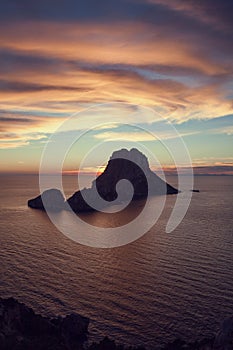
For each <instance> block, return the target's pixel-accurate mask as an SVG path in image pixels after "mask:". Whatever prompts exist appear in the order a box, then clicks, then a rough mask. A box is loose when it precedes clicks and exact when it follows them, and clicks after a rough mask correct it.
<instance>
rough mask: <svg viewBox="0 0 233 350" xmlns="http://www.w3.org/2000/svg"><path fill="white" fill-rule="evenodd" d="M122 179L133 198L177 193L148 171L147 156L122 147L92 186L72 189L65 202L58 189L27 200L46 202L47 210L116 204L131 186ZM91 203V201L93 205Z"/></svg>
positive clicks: (38, 203)
mask: <svg viewBox="0 0 233 350" xmlns="http://www.w3.org/2000/svg"><path fill="white" fill-rule="evenodd" d="M121 180H128V182H130V184H131V185H132V187H133V196H132V199H133V200H135V199H141V198H146V197H147V196H151V195H165V194H177V193H178V190H177V189H176V188H174V187H172V186H171V185H169V184H168V183H166V182H165V181H163V180H162V179H161V178H160V177H159V176H157V175H156V174H155V173H154V172H153V171H151V169H150V167H149V162H148V159H147V158H146V156H145V155H144V154H142V153H141V152H140V151H138V150H137V149H135V148H132V149H131V150H130V151H128V150H127V149H121V150H119V151H116V152H114V153H113V154H112V156H111V157H110V159H109V161H108V164H107V166H106V168H105V170H104V172H103V173H102V174H101V175H100V176H98V177H97V178H96V179H95V180H94V181H93V183H92V186H91V187H90V188H87V189H86V188H85V189H82V190H79V191H77V192H75V193H74V194H73V195H72V196H71V197H70V198H68V199H67V201H65V199H64V197H63V195H62V194H61V192H60V191H58V190H57V189H51V190H47V191H45V192H44V193H43V194H41V195H40V196H38V197H36V198H33V199H31V200H29V201H28V206H29V207H31V208H34V209H44V204H45V206H46V209H51V210H62V209H68V210H70V209H72V210H73V211H74V212H85V211H91V210H101V209H102V208H104V207H106V206H107V205H110V204H111V202H113V201H115V204H117V203H119V202H121V201H124V200H127V199H128V198H129V190H130V188H129V186H128V184H127V183H126V182H125V183H124V184H123V185H122V182H121ZM120 182H121V185H122V186H121V191H120V193H117V185H118V184H119V183H120ZM119 194H120V196H118V195H119ZM101 199H102V200H101ZM117 200H118V202H117ZM90 203H93V204H94V205H95V208H93V205H91V204H90Z"/></svg>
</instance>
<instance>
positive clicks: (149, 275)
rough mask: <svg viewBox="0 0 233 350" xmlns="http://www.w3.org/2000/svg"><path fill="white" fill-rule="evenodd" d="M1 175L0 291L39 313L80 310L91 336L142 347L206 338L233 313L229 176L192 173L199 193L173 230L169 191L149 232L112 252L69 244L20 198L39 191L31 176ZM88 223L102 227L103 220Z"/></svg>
mask: <svg viewBox="0 0 233 350" xmlns="http://www.w3.org/2000/svg"><path fill="white" fill-rule="evenodd" d="M0 180H1V193H0V254H1V264H0V278H1V281H0V296H1V297H9V296H13V297H15V298H17V299H18V300H20V301H22V302H24V303H26V304H27V305H28V306H31V307H33V308H34V310H35V311H36V312H39V313H41V314H44V315H58V314H59V315H65V314H67V313H70V312H78V313H80V314H83V315H85V316H87V317H89V318H90V319H91V323H90V338H91V339H93V340H98V339H99V338H100V337H102V336H104V335H108V336H110V337H111V338H113V339H115V340H116V341H117V342H120V343H125V344H128V345H135V344H136V345H139V344H142V345H145V346H146V347H147V348H148V349H150V348H152V347H153V346H156V345H158V344H163V343H166V342H168V341H171V340H174V338H176V337H182V338H184V339H186V340H192V339H196V338H199V339H201V338H204V337H206V336H209V335H211V334H213V333H214V332H215V331H216V329H217V327H218V326H219V323H220V322H221V321H222V320H223V319H224V318H226V317H228V316H230V315H232V314H233V226H232V212H233V205H232V198H233V177H232V176H212V177H211V176H210V177H209V176H197V177H195V188H198V189H199V190H200V193H193V198H192V202H191V206H190V208H189V210H188V212H187V214H186V216H185V218H184V220H183V222H182V223H181V224H180V226H179V227H178V228H177V229H176V230H175V231H174V232H173V233H171V234H166V233H165V226H166V223H167V220H168V218H169V214H170V213H171V209H172V206H173V205H174V199H175V197H174V196H168V197H167V201H166V206H165V209H164V211H163V213H162V215H161V217H160V219H159V221H158V222H157V223H156V225H155V226H154V227H153V228H152V229H151V230H150V231H149V232H148V233H147V234H146V235H144V236H143V237H142V238H140V239H139V240H138V241H136V242H134V243H131V244H129V245H127V246H123V247H119V248H114V249H96V248H89V247H85V246H82V245H80V244H78V243H75V242H73V241H71V240H69V239H68V238H66V237H65V236H64V235H63V234H61V233H60V232H59V231H58V230H57V229H56V228H55V227H54V226H53V224H52V223H51V222H50V220H49V218H48V217H47V215H46V214H45V213H43V212H40V211H37V210H32V209H29V208H28V207H27V200H28V199H29V198H33V197H35V196H36V195H38V192H39V190H38V177H37V176H29V175H27V176H5V175H2V176H0ZM167 181H168V182H170V183H171V184H173V183H174V181H175V179H174V178H173V177H168V178H167ZM64 186H65V189H66V193H67V195H70V194H71V193H73V192H74V191H75V189H76V188H75V177H73V176H66V177H65V179H64ZM137 206H138V203H137V204H134V205H133V206H132V207H130V208H129V209H128V212H127V210H126V211H124V213H123V214H122V216H121V215H120V214H119V215H115V216H114V221H112V222H111V225H116V226H117V225H121V223H122V222H125V220H126V218H127V217H128V218H129V217H131V216H133V215H134V213H137V210H138V208H137ZM85 220H89V221H90V222H92V223H93V222H94V223H97V224H98V225H100V226H101V222H103V226H104V225H105V224H106V220H109V216H108V219H106V214H96V213H95V214H91V215H89V217H88V218H85ZM110 220H111V219H110ZM93 230H94V228H93Z"/></svg>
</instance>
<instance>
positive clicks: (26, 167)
mask: <svg viewBox="0 0 233 350" xmlns="http://www.w3.org/2000/svg"><path fill="white" fill-rule="evenodd" d="M232 13H233V2H232V1H230V0H225V1H224V0H186V1H183V0H118V1H115V0H114V1H113V0H98V1H95V0H85V1H80V0H66V1H65V0H56V1H55V0H46V1H44V0H41V1H26V0H21V1H17V0H8V1H1V2H0V122H1V123H0V147H1V148H0V155H1V163H0V171H1V172H2V173H6V172H14V173H21V172H22V173H36V172H38V171H39V166H40V160H41V156H42V154H43V149H44V147H45V146H46V144H47V143H48V142H50V137H51V135H53V133H54V132H56V130H57V128H59V127H60V126H61V125H62V124H63V123H64V122H65V123H66V121H67V120H68V119H69V118H70V117H71V116H72V115H74V114H75V115H77V118H76V121H75V123H74V125H73V126H72V128H70V129H69V130H66V131H65V132H62V133H60V135H61V139H62V137H64V133H66V137H71V136H72V134H73V133H74V132H76V133H77V135H80V134H82V133H83V131H84V130H86V129H87V126H88V127H89V129H91V125H92V122H93V125H95V124H96V123H97V122H99V124H101V123H103V124H105V125H102V126H101V125H100V126H99V127H98V128H95V129H94V130H90V131H89V132H88V133H86V134H85V135H84V136H82V138H81V139H79V141H78V142H77V143H76V144H74V146H73V147H71V149H70V150H69V152H68V154H67V157H66V159H65V160H64V169H63V170H64V171H65V172H67V173H69V172H75V171H76V170H77V169H78V168H79V167H80V166H81V165H80V164H81V162H82V158H83V157H85V156H86V154H87V153H88V152H90V150H92V153H91V154H92V155H91V156H90V157H89V160H88V161H87V162H86V164H85V166H83V167H81V170H82V171H83V172H85V171H86V172H88V171H93V170H94V169H96V168H97V167H99V166H100V167H101V166H103V165H104V164H105V163H106V159H108V157H109V156H110V155H111V152H112V151H114V150H115V149H119V148H121V147H126V148H131V147H138V148H139V149H141V150H144V151H145V153H146V150H147V151H148V154H153V155H155V156H156V157H157V158H158V160H159V162H160V163H161V164H162V166H163V167H165V168H167V169H169V168H170V169H172V167H173V166H174V160H173V159H172V156H171V154H170V153H171V152H170V153H169V152H168V150H166V149H165V147H164V144H163V140H171V142H170V147H172V152H173V153H175V152H176V150H175V149H174V147H175V146H174V138H175V136H174V135H173V134H172V133H171V131H169V130H170V129H169V127H168V128H166V125H170V124H172V125H173V127H174V128H175V129H176V130H177V131H178V133H179V134H180V137H182V138H183V141H184V143H185V145H186V146H187V148H188V151H189V153H190V156H191V159H192V164H193V166H194V167H195V168H196V171H197V172H198V173H211V174H215V173H224V174H233V170H232V169H233V167H232V165H233V152H232V149H233V138H232V136H233V45H232V42H233V21H232ZM87 120H88V122H86V121H87ZM91 121H92V122H91ZM148 129H149V130H150V131H152V134H153V135H155V137H152V135H151V133H148V132H147V131H145V130H148ZM69 135H70V136H69ZM172 140H173V141H172ZM95 147H97V148H95ZM100 147H101V148H100ZM55 156H57V155H55ZM149 158H150V155H149ZM180 165H181V166H184V167H185V165H186V164H185V163H183V164H182V160H181V164H180ZM49 170H50V171H52V167H50V169H49Z"/></svg>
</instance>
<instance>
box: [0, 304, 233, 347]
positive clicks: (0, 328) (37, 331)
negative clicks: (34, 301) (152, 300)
mask: <svg viewBox="0 0 233 350" xmlns="http://www.w3.org/2000/svg"><path fill="white" fill-rule="evenodd" d="M88 325H89V319H88V318H86V317H84V316H81V315H79V314H77V313H74V314H70V315H67V316H66V317H56V318H48V317H43V316H41V315H37V314H35V313H34V311H33V310H32V309H31V308H29V307H27V306H25V305H24V304H22V303H19V302H18V301H17V300H15V299H13V298H9V299H2V298H0V349H1V350H84V349H86V350H145V348H143V347H140V346H139V347H130V348H129V347H125V346H123V345H117V344H116V343H115V342H114V341H113V340H110V339H109V338H107V337H106V338H104V339H103V340H102V341H100V342H99V343H93V344H91V345H87V342H86V341H87V340H88ZM164 342H166V339H165V341H164ZM158 349H162V350H232V349H233V317H231V318H229V319H226V320H225V321H224V323H223V325H222V327H221V328H220V330H219V332H218V334H217V335H215V336H213V337H212V338H210V339H203V340H202V341H201V342H194V343H190V344H189V343H186V342H183V341H182V340H180V339H177V340H175V341H174V342H173V343H169V344H167V345H166V346H164V347H160V346H159V345H158V347H157V348H156V349H153V350H158Z"/></svg>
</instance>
